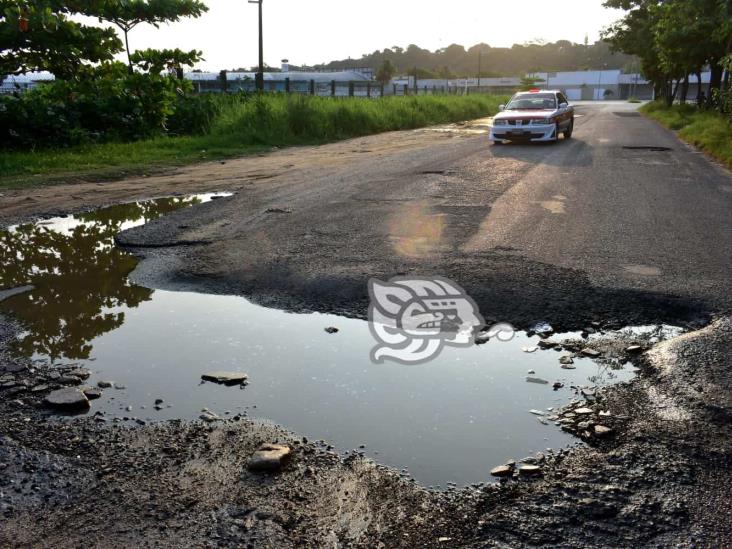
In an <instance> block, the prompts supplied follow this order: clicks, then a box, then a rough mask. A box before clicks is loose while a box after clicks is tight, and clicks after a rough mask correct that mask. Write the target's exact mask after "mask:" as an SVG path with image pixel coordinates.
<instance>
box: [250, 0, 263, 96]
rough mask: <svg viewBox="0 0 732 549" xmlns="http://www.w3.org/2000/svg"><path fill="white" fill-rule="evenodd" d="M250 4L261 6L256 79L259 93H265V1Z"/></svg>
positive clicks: (257, 0)
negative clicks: (263, 9) (263, 22)
mask: <svg viewBox="0 0 732 549" xmlns="http://www.w3.org/2000/svg"><path fill="white" fill-rule="evenodd" d="M248 1H249V3H250V4H258V5H259V70H258V71H257V76H256V77H255V79H254V83H255V86H256V88H257V91H260V92H262V91H264V40H263V38H262V1H263V0H248Z"/></svg>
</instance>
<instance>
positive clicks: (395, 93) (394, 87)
mask: <svg viewBox="0 0 732 549" xmlns="http://www.w3.org/2000/svg"><path fill="white" fill-rule="evenodd" d="M393 86H394V90H393V91H394V94H393V95H396V84H393Z"/></svg>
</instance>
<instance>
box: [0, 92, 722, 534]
mask: <svg viewBox="0 0 732 549" xmlns="http://www.w3.org/2000/svg"><path fill="white" fill-rule="evenodd" d="M630 108H632V107H630V106H627V105H624V104H621V103H605V104H601V105H596V106H595V105H592V106H583V107H581V108H580V110H579V112H580V113H581V114H583V116H582V117H581V118H578V120H577V125H576V127H575V139H573V140H572V141H571V142H566V143H565V142H560V143H558V144H557V145H554V146H538V147H533V146H508V147H501V148H500V149H492V148H490V147H489V146H488V145H487V144H486V141H485V136H481V135H478V136H476V135H475V134H470V135H461V134H460V133H459V131H457V130H456V132H455V133H454V134H449V133H448V134H447V136H446V135H442V134H440V135H439V136H433V135H428V134H426V133H424V134H422V133H416V134H415V133H414V132H404V135H405V140H406V141H409V142H410V145H409V146H402V147H398V146H397V147H395V148H394V149H393V150H391V149H389V147H388V146H387V144H385V140H386V139H387V137H385V136H374V137H373V138H363V139H359V140H352V141H351V142H350V143H349V145H344V144H335V145H333V146H332V149H331V150H330V152H331V155H332V158H329V154H328V150H329V149H328V147H331V146H325V147H320V148H318V150H317V154H319V155H320V157H321V160H323V161H322V162H321V161H309V160H307V157H308V155H314V154H316V153H315V152H313V149H306V150H302V151H299V153H298V152H297V151H295V152H289V153H287V154H291V155H295V157H296V156H297V154H301V155H302V156H303V160H302V165H301V166H300V167H298V162H297V160H296V159H295V160H292V166H290V167H288V168H286V169H284V170H280V171H278V170H276V169H274V168H275V167H274V166H273V165H272V164H271V162H272V160H271V159H263V160H261V162H265V161H266V162H270V164H268V165H267V168H268V170H269V171H267V172H266V173H265V172H257V170H256V169H255V168H254V167H252V166H251V165H249V166H248V165H247V163H249V164H253V163H254V164H256V162H259V161H260V160H259V159H241V160H236V161H232V162H230V163H229V165H228V166H227V170H228V171H227V173H226V177H225V178H222V179H218V180H217V181H216V182H215V184H214V183H212V182H209V184H210V185H212V186H215V189H214V188H209V189H208V190H233V191H235V192H236V194H235V195H234V196H233V197H232V198H228V199H219V200H215V201H213V202H211V203H207V204H203V205H200V206H197V207H194V208H191V209H188V210H180V211H177V212H174V213H172V214H170V215H168V216H166V217H163V218H160V219H158V220H156V221H153V222H151V223H150V224H148V225H145V226H143V227H139V228H136V229H133V230H131V231H127V232H125V233H122V234H121V235H119V236H118V243H119V244H120V245H122V246H124V247H126V248H128V249H131V250H132V251H133V252H134V253H135V254H137V255H139V256H140V257H142V258H143V261H142V262H141V263H140V264H139V266H138V268H137V269H136V271H135V272H134V273H133V275H132V278H133V280H135V281H136V282H138V283H141V284H144V285H146V286H148V287H153V288H166V289H189V290H195V291H201V292H212V293H226V294H236V295H243V296H246V297H248V298H250V299H253V300H255V301H257V302H259V303H262V304H265V305H267V306H271V307H278V308H284V309H289V310H297V311H305V310H312V311H321V312H335V313H339V314H343V315H347V316H355V317H364V316H365V313H366V306H367V292H366V281H367V280H368V279H369V278H370V277H378V278H383V279H388V278H390V277H392V276H395V275H406V274H415V275H419V276H429V275H441V276H446V277H448V278H452V279H453V280H455V281H456V282H458V283H459V284H460V285H462V286H463V287H464V288H465V289H466V290H467V291H468V292H469V293H470V295H471V297H473V299H474V300H475V301H476V302H477V303H478V305H479V306H480V309H481V312H482V313H483V315H484V316H485V317H486V320H487V321H488V322H490V321H491V320H495V321H503V322H510V323H512V324H514V325H515V326H516V327H518V328H527V327H528V326H530V325H531V324H532V323H534V322H536V321H540V320H545V321H549V322H551V324H552V325H553V326H554V327H555V329H556V330H557V331H571V330H582V329H585V328H587V327H588V326H590V325H592V326H594V327H595V328H597V329H612V328H619V327H622V326H627V325H642V324H660V323H666V324H673V325H680V326H684V327H685V328H687V330H688V332H687V333H686V334H684V335H682V336H680V337H678V338H675V339H672V340H670V341H666V342H661V343H655V344H654V343H653V342H650V341H624V342H622V345H619V344H618V343H617V342H613V341H607V342H603V341H602V340H600V341H599V342H597V343H596V345H597V347H598V348H599V350H600V351H602V352H603V353H612V354H616V355H617V356H619V357H621V358H623V357H624V354H623V353H625V351H624V349H625V348H627V346H628V345H630V344H633V343H638V344H640V345H642V347H643V350H644V352H643V353H641V354H638V355H633V356H632V357H631V356H625V357H624V358H626V359H632V360H633V361H634V364H635V365H636V366H637V367H639V370H640V372H639V376H638V377H637V378H636V379H635V380H634V381H632V382H630V383H627V384H622V385H619V386H615V387H612V388H607V389H604V390H602V391H599V392H598V393H597V394H594V395H592V398H589V399H588V398H586V397H585V396H583V395H581V394H578V397H577V402H575V403H574V404H571V405H570V408H572V409H571V410H570V409H568V410H565V411H564V413H566V414H575V412H573V411H572V410H575V409H577V408H587V409H589V410H590V412H588V413H587V415H590V416H591V417H592V418H593V419H592V420H590V424H588V425H585V426H584V427H582V428H580V430H582V429H584V428H585V427H586V428H587V429H592V428H593V424H592V422H595V423H594V424H597V423H598V422H599V421H602V425H603V426H606V427H608V428H610V429H611V430H612V433H611V435H610V436H603V437H589V438H587V442H588V444H587V445H586V446H583V447H581V448H577V449H573V450H571V451H562V452H561V453H560V452H552V453H548V452H546V453H541V454H537V455H536V456H533V457H532V459H531V461H533V462H535V463H537V464H539V465H540V474H538V475H536V476H534V475H517V476H516V478H511V479H508V480H503V481H500V482H497V483H494V481H492V480H491V479H490V478H489V471H490V470H491V469H492V468H493V467H495V466H498V465H501V464H498V463H487V464H486V482H485V483H484V484H481V485H476V486H472V487H467V488H465V489H461V490H450V491H447V492H435V491H429V490H426V489H424V488H423V487H420V486H418V485H417V484H416V483H414V482H410V480H409V479H408V478H405V477H403V476H400V475H399V474H398V472H396V471H392V470H389V469H387V468H384V467H381V466H379V465H378V464H375V463H373V462H371V461H369V460H367V459H365V458H363V457H361V456H359V455H358V452H356V453H355V454H354V455H351V456H348V457H346V458H344V457H343V456H339V455H336V454H334V453H333V452H332V451H331V450H329V449H328V447H327V445H324V444H318V443H317V442H313V441H305V440H303V439H301V438H300V437H298V436H297V435H296V434H292V433H287V432H286V431H284V430H283V429H281V428H278V427H276V426H272V425H269V424H266V423H265V424H263V423H259V422H257V421H254V420H251V419H249V418H247V417H238V418H232V419H229V420H226V421H216V422H211V423H208V422H190V423H188V422H177V421H172V422H167V423H163V424H154V425H131V424H112V423H108V422H105V421H101V420H98V419H97V418H95V417H82V418H74V419H73V420H67V419H59V418H58V417H57V416H54V415H51V414H50V413H49V412H48V410H47V408H46V407H45V406H44V405H43V398H44V396H45V394H46V392H47V391H50V390H52V389H54V388H58V387H60V386H62V385H63V383H62V382H60V381H59V379H58V378H56V377H55V376H51V372H50V371H48V368H47V367H46V366H44V365H43V364H34V363H29V362H24V361H22V360H19V359H16V358H12V357H11V356H10V355H9V351H8V349H7V346H8V344H9V342H10V341H12V338H13V337H14V334H15V333H17V330H19V329H20V328H19V327H18V326H16V325H14V324H13V322H12V320H11V319H7V318H5V319H4V320H3V321H2V322H0V352H2V353H3V354H2V358H0V365H1V366H0V367H1V368H2V370H3V372H2V373H0V376H3V379H4V381H3V383H4V384H9V386H7V387H6V388H3V389H2V390H0V473H1V476H0V521H2V526H3V527H2V529H0V544H2V545H8V546H58V547H66V546H69V547H70V546H77V545H81V544H83V545H89V546H104V547H115V546H119V547H129V546H160V545H162V546H202V547H209V546H210V547H216V546H221V547H228V546H231V547H234V546H251V547H290V546H292V547H295V546H318V547H323V546H326V547H327V546H332V547H337V546H362V547H527V546H547V547H555V546H564V547H638V546H658V547H664V546H696V547H723V546H728V545H731V544H732V528H730V524H732V520H730V518H731V517H730V511H729V506H728V504H727V501H728V494H729V490H730V460H731V459H732V437H731V436H730V435H731V434H732V433H730V421H729V420H730V415H729V414H730V398H731V397H730V395H732V393H731V392H730V390H731V387H730V382H731V378H730V376H731V375H732V374H730V362H731V361H730V356H731V355H730V351H732V324H731V322H730V320H729V313H730V303H731V301H732V297H730V295H731V294H730V292H729V279H730V276H729V272H730V257H729V250H730V249H732V221H731V220H730V217H729V215H728V212H729V211H730V206H731V204H730V202H732V193H730V189H732V177H730V175H729V174H728V173H727V172H725V171H723V170H722V169H721V168H719V167H717V166H715V165H712V164H710V163H709V162H708V161H707V160H706V159H704V158H703V157H702V156H701V155H699V154H698V153H695V152H694V151H691V150H690V149H688V148H687V147H685V146H684V145H683V144H681V143H680V142H679V141H678V140H676V139H675V138H674V136H673V135H672V134H670V133H669V132H667V131H665V130H663V129H661V128H660V127H659V126H657V125H655V124H654V123H652V122H650V121H648V120H645V119H643V118H636V117H627V116H619V115H617V114H616V113H617V112H623V111H624V110H626V109H630ZM399 135H400V134H399V133H397V134H389V135H388V139H389V140H392V141H398V139H399ZM415 135H417V137H415ZM419 136H423V137H419ZM420 140H422V141H420ZM420 143H421V144H420ZM646 145H653V146H658V147H660V146H664V147H668V148H670V149H671V151H640V150H629V149H624V148H623V147H626V146H646ZM347 147H350V148H351V149H353V150H358V149H366V148H368V150H369V151H374V152H371V153H370V154H358V155H355V156H353V157H350V156H348V154H347V150H348V149H347ZM339 152H343V153H344V154H343V156H346V157H348V161H347V162H339V161H338V159H337V156H339V155H338V153H339ZM277 154H280V153H275V157H276V156H277ZM324 159H326V160H324ZM236 163H240V165H241V171H240V175H237V174H238V173H239V172H238V170H237V164H236ZM232 164H233V165H232ZM288 166H289V164H288ZM426 172H429V173H426ZM256 173H260V175H261V174H264V175H268V177H263V178H258V177H253V174H256ZM181 177H184V176H181ZM184 178H188V179H190V174H188V175H186V176H185V177H184ZM173 179H175V178H173ZM169 183H170V181H169V180H166V182H165V185H163V184H162V183H161V186H160V188H159V189H158V192H159V191H161V190H162V189H165V188H171V187H167V186H166V185H168V184H169ZM205 183H206V182H205V181H201V180H197V182H196V185H205ZM150 184H153V183H148V185H150ZM115 185H116V186H115V189H116V190H115V192H116V193H120V192H122V193H124V192H132V191H121V190H120V185H122V183H120V182H117V183H115ZM185 188H187V187H185V185H182V186H181V187H180V189H185ZM48 192H49V191H42V192H40V194H39V196H38V197H36V199H37V200H38V202H39V204H38V205H37V207H36V209H35V210H33V209H32V208H31V209H28V205H24V206H23V208H26V209H25V210H23V211H21V210H18V209H16V210H13V211H12V212H8V211H5V212H3V213H2V214H0V215H3V219H4V220H6V221H7V222H10V221H13V220H16V221H17V220H18V219H19V218H21V217H22V216H23V215H29V213H30V212H36V214H39V215H40V214H44V213H47V212H49V211H51V210H52V209H53V208H54V207H56V208H64V205H63V204H64V203H63V202H61V203H58V202H54V201H53V199H52V198H51V197H50V195H44V194H43V193H48ZM145 192H147V193H151V192H155V191H154V190H152V188H151V187H148V188H147V190H146V191H145ZM28 193H29V194H33V193H34V191H28ZM59 194H62V193H59ZM44 196H45V197H46V198H45V199H44ZM115 196H117V195H115ZM44 200H46V201H45V202H44ZM59 200H62V199H59ZM104 200H105V198H104V197H103V196H100V197H99V202H98V203H102V202H103V201H104ZM90 205H94V204H90ZM63 377H66V378H72V377H74V376H73V375H71V376H63ZM66 381H67V382H70V383H72V384H75V383H76V382H73V381H71V380H69V379H67V380H66ZM81 383H83V380H80V381H79V384H81ZM39 385H45V386H46V389H43V390H38V391H35V392H34V391H33V388H35V387H38V386H39ZM74 386H76V385H74ZM601 413H603V415H602V416H601V415H600V414H601ZM606 413H607V414H608V415H605V414H606ZM575 415H576V414H575ZM582 415H584V410H583V414H582ZM565 417H566V416H565ZM600 418H602V419H601V420H600ZM580 434H581V433H580ZM262 444H285V445H288V446H289V447H290V448H292V451H293V455H292V459H291V460H290V461H289V462H288V463H287V464H285V465H283V468H282V470H281V471H280V472H278V473H275V474H266V475H262V474H259V473H253V472H251V471H249V470H248V468H247V463H248V461H249V459H250V457H251V456H252V454H253V453H254V452H255V451H256V450H257V449H258V448H260V447H261V445H262ZM538 450H541V448H538V447H537V451H538ZM525 463H529V462H525ZM517 466H520V465H519V464H517Z"/></svg>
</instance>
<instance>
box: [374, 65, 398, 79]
mask: <svg viewBox="0 0 732 549" xmlns="http://www.w3.org/2000/svg"><path fill="white" fill-rule="evenodd" d="M394 73H396V67H395V66H394V65H393V64H392V62H391V61H389V60H388V59H384V62H383V63H382V64H381V66H380V67H379V70H377V71H376V80H377V81H378V82H380V83H381V84H388V83H389V82H390V81H391V79H392V78H394Z"/></svg>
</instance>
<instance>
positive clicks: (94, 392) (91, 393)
mask: <svg viewBox="0 0 732 549" xmlns="http://www.w3.org/2000/svg"><path fill="white" fill-rule="evenodd" d="M81 391H82V392H83V393H84V395H86V398H88V399H89V400H94V399H95V398H101V396H102V391H101V390H100V389H97V388H96V387H84V388H83V389H82V390H81Z"/></svg>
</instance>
